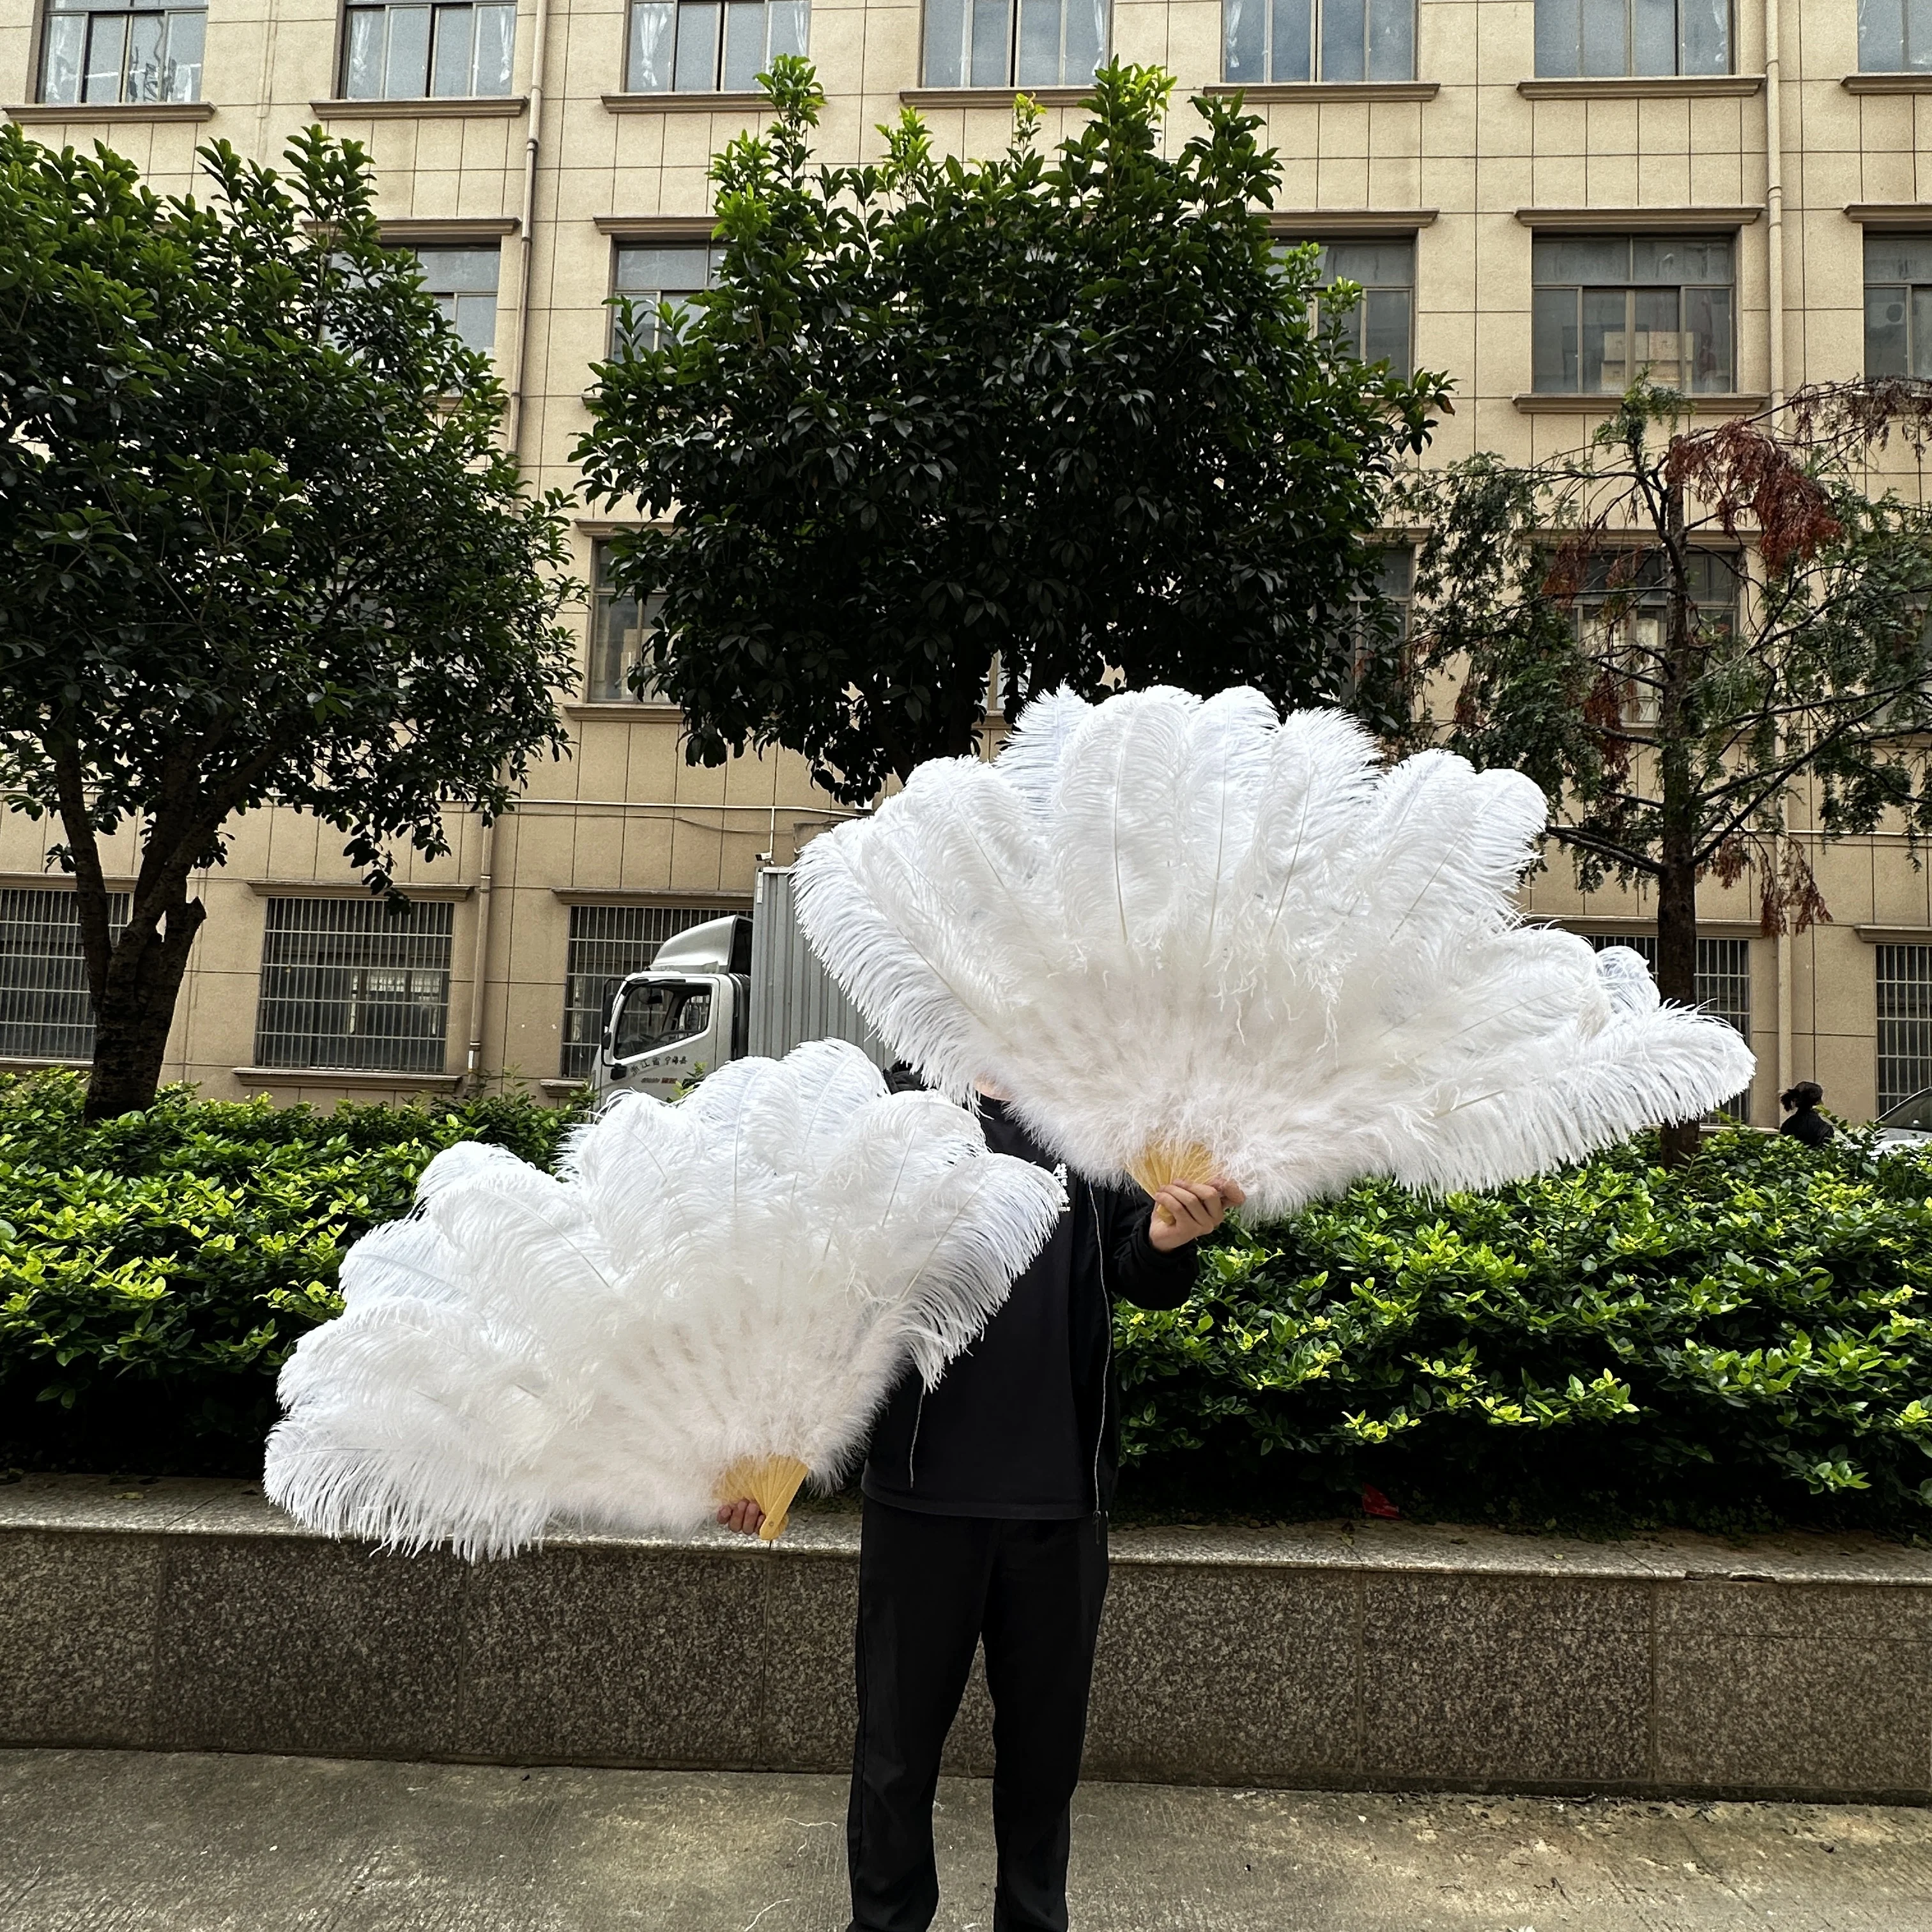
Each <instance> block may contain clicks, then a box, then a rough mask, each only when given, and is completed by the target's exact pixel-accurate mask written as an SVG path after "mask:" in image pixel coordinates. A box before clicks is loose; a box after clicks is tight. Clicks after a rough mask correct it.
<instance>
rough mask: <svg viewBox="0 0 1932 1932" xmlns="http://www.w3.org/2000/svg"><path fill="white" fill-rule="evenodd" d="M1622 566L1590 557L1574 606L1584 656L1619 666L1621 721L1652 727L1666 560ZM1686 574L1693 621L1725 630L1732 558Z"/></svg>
mask: <svg viewBox="0 0 1932 1932" xmlns="http://www.w3.org/2000/svg"><path fill="white" fill-rule="evenodd" d="M1619 561H1620V559H1617V558H1615V557H1612V556H1601V555H1599V556H1595V557H1594V558H1592V560H1591V563H1590V568H1589V576H1588V577H1587V578H1586V581H1585V583H1584V586H1583V592H1582V594H1581V595H1580V596H1579V597H1578V598H1577V627H1578V630H1579V633H1580V636H1581V637H1582V639H1583V648H1584V650H1585V652H1586V654H1587V655H1589V657H1590V658H1592V659H1593V660H1594V661H1596V662H1597V663H1598V664H1607V665H1614V666H1615V667H1616V669H1617V670H1618V672H1619V674H1620V675H1621V676H1622V678H1623V679H1624V690H1623V692H1622V703H1623V716H1624V721H1625V723H1626V724H1636V725H1649V724H1655V723H1656V722H1657V712H1658V695H1659V693H1660V692H1661V690H1662V688H1663V682H1664V679H1663V669H1664V648H1665V646H1666V645H1667V643H1668V642H1669V639H1668V638H1667V636H1666V635H1665V631H1666V628H1667V626H1668V625H1669V623H1670V590H1669V586H1668V583H1667V578H1666V574H1665V570H1664V559H1663V558H1662V557H1661V556H1658V555H1657V554H1656V553H1654V552H1653V553H1651V554H1649V555H1647V556H1645V557H1644V558H1643V560H1642V562H1640V563H1639V564H1638V565H1637V568H1636V570H1635V571H1634V572H1633V573H1631V574H1630V575H1629V576H1628V577H1625V576H1624V575H1623V574H1622V571H1620V570H1619V568H1618V565H1619ZM1685 574H1686V575H1687V576H1688V578H1689V579H1690V591H1691V602H1692V604H1694V607H1695V617H1696V620H1697V621H1698V622H1701V623H1705V624H1718V625H1728V624H1729V623H1730V622H1731V620H1732V619H1733V617H1734V616H1735V615H1736V610H1737V598H1738V591H1737V573H1736V568H1734V566H1733V564H1732V562H1730V559H1728V558H1727V557H1725V556H1721V555H1718V554H1715V553H1713V552H1712V551H1709V550H1699V551H1696V552H1694V553H1693V554H1692V555H1691V556H1689V557H1688V558H1687V559H1685ZM1638 950H1640V951H1641V950H1643V949H1642V948H1641V947H1640V948H1639V949H1638Z"/></svg>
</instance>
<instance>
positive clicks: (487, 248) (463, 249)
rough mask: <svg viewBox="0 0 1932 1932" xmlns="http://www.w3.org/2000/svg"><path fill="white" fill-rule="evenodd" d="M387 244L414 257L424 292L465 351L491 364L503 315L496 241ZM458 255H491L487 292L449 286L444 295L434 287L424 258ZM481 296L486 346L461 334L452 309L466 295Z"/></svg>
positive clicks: (429, 239) (460, 239) (499, 253)
mask: <svg viewBox="0 0 1932 1932" xmlns="http://www.w3.org/2000/svg"><path fill="white" fill-rule="evenodd" d="M387 246H389V247H390V248H395V249H398V250H399V251H404V252H406V253H407V254H409V255H410V257H412V258H413V260H414V261H415V263H416V272H417V274H418V275H420V276H422V284H423V292H424V293H425V294H426V295H427V296H429V298H430V299H431V301H433V302H434V303H435V304H436V305H437V311H438V313H439V314H441V315H442V317H443V320H445V321H446V322H447V323H449V326H451V328H452V329H455V331H456V333H457V335H458V338H459V339H460V340H461V341H462V342H463V346H464V347H466V348H470V349H475V350H478V353H480V354H481V355H484V356H489V357H490V359H492V360H494V359H495V357H496V332H497V329H498V327H499V325H500V324H501V323H502V313H503V311H502V293H503V251H502V245H501V244H500V243H499V242H498V240H497V239H496V237H495V236H489V237H487V238H486V239H475V238H474V237H471V236H446V237H434V236H432V237H425V238H423V239H417V238H416V237H414V236H412V237H411V238H410V239H409V240H407V241H398V242H389V243H388V244H387ZM458 254H463V255H487V256H488V257H490V259H491V260H492V261H493V262H494V263H495V264H496V281H495V283H494V285H493V287H490V288H489V289H487V290H484V289H462V288H457V287H451V288H450V289H449V290H447V291H443V290H439V289H437V287H434V285H433V284H432V283H431V278H430V277H429V276H428V275H427V274H425V272H424V266H425V265H424V262H423V257H424V256H425V255H458ZM484 294H487V296H489V298H490V341H489V343H488V344H487V347H482V346H479V345H478V344H475V343H472V342H471V341H469V338H468V337H466V336H465V335H463V328H462V323H461V321H460V314H461V311H460V309H459V308H457V307H456V306H455V305H457V304H458V303H459V302H460V301H461V299H463V297H464V296H480V295H484ZM445 300H448V301H449V302H450V304H451V305H452V306H451V308H448V309H445V308H444V307H443V303H444V302H445Z"/></svg>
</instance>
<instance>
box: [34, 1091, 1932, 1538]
mask: <svg viewBox="0 0 1932 1932" xmlns="http://www.w3.org/2000/svg"><path fill="white" fill-rule="evenodd" d="M81 1099H82V1085H81V1082H80V1080H79V1079H77V1078H76V1077H75V1076H72V1075H68V1074H48V1075H41V1076H34V1077H33V1078H31V1079H6V1078H5V1077H0V1463H16V1464H23V1465H26V1466H34V1467H41V1468H67V1469H127V1470H139V1471H142V1472H196V1471H199V1472H211V1473H212V1472H224V1473H236V1474H253V1473H254V1472H256V1471H257V1469H259V1468H260V1451H261V1443H262V1439H263V1436H264V1434H265V1433H266V1430H267V1429H268V1427H269V1424H271V1423H272V1421H273V1420H274V1418H275V1374H276V1372H277V1371H278V1370H279V1369H280V1367H281V1364H282V1362H283V1361H284V1359H285V1358H286V1357H287V1354H288V1352H289V1351H290V1349H291V1348H293V1346H294V1345H295V1343H296V1341H297V1340H299V1339H300V1337H302V1334H304V1333H305V1332H306V1331H307V1330H308V1329H309V1328H311V1327H313V1326H314V1325H315V1324H316V1323H317V1322H323V1321H326V1320H328V1319H329V1317H330V1316H332V1315H334V1314H335V1313H336V1312H337V1311H338V1309H339V1307H340V1306H341V1304H340V1301H338V1298H337V1295H336V1274H337V1269H338V1265H339V1264H340V1262H341V1257H342V1254H343V1252H344V1250H345V1249H347V1247H348V1246H349V1245H350V1243H351V1242H353V1241H355V1240H356V1238H357V1237H358V1236H359V1235H362V1233H363V1232H365V1230H366V1229H369V1228H371V1227H372V1226H375V1225H376V1224H377V1223H378V1222H380V1221H383V1220H387V1219H389V1218H390V1217H392V1216H394V1215H396V1214H401V1213H402V1212H403V1211H404V1210H405V1209H406V1208H407V1207H408V1205H409V1203H410V1198H411V1196H412V1193H413V1190H414V1187H415V1185H416V1177H417V1175H419V1174H420V1173H421V1172H422V1169H423V1168H424V1166H425V1165H426V1164H427V1163H428V1161H429V1160H430V1158H431V1156H433V1155H434V1154H435V1153H437V1151H439V1150H440V1149H441V1148H445V1147H448V1146H449V1145H452V1143H454V1142H457V1141H459V1140H464V1139H483V1140H489V1141H493V1142H497V1143H498V1144H499V1145H503V1146H506V1147H508V1148H512V1149H513V1150H514V1151H515V1152H517V1154H520V1155H522V1156H523V1157H524V1158H525V1159H526V1160H533V1161H535V1162H537V1163H539V1164H540V1165H543V1166H549V1165H551V1164H552V1163H553V1162H554V1160H556V1156H557V1154H558V1152H559V1149H560V1147H561V1145H562V1140H563V1137H564V1136H565V1134H566V1133H568V1130H569V1129H570V1127H571V1126H572V1125H574V1123H575V1121H576V1120H577V1118H579V1116H578V1115H577V1114H575V1113H574V1112H565V1111H561V1110H552V1109H547V1108H545V1107H543V1106H538V1105H535V1104H533V1103H530V1102H529V1101H526V1100H479V1101H468V1102H462V1103H450V1104H448V1105H431V1106H418V1107H380V1106H342V1107H339V1108H338V1109H335V1111H334V1112H331V1113H326V1114H324V1113H317V1112H315V1111H314V1110H313V1109H309V1108H305V1107H290V1108H278V1107H275V1106H272V1105H271V1104H270V1103H268V1102H266V1101H249V1102H245V1103H236V1104H230V1103H215V1102H199V1101H196V1100H195V1099H194V1098H193V1096H192V1095H191V1094H189V1093H187V1092H186V1091H181V1090H175V1091H169V1092H168V1093H166V1094H163V1096H162V1097H161V1098H160V1100H159V1101H157V1103H156V1105H155V1106H154V1107H153V1108H152V1109H149V1110H148V1112H145V1113H141V1114H130V1115H125V1116H124V1117H123V1118H121V1119H119V1120H116V1121H107V1122H105V1123H104V1124H101V1125H100V1126H98V1127H87V1126H86V1125H85V1124H83V1121H82V1120H81V1118H80V1108H81ZM1654 1157H1655V1145H1654V1143H1653V1142H1649V1141H1648V1140H1644V1139H1640V1140H1638V1141H1637V1142H1632V1143H1631V1145H1628V1146H1627V1147H1625V1148H1619V1149H1616V1150H1615V1151H1613V1152H1611V1153H1610V1154H1605V1155H1603V1156H1601V1157H1598V1159H1597V1160H1593V1161H1592V1162H1590V1163H1588V1164H1586V1165H1585V1166H1580V1167H1577V1168H1573V1169H1568V1170H1566V1171H1565V1172H1562V1173H1561V1174H1557V1175H1550V1176H1547V1177H1545V1178H1542V1179H1540V1180H1538V1181H1527V1182H1525V1183H1523V1184H1521V1185H1520V1186H1517V1187H1507V1188H1502V1189H1499V1190H1496V1191H1494V1192H1493V1193H1484V1194H1457V1195H1451V1196H1446V1197H1443V1198H1440V1199H1427V1198H1424V1197H1421V1196H1414V1195H1410V1194H1406V1193H1403V1191H1402V1190H1400V1189H1399V1188H1396V1187H1391V1186H1388V1185H1386V1184H1368V1185H1365V1186H1363V1187H1358V1188H1356V1189H1355V1190H1352V1192H1351V1193H1349V1194H1348V1195H1347V1196H1344V1197H1343V1199H1340V1200H1339V1201H1335V1202H1329V1203H1326V1204H1325V1205H1322V1206H1320V1207H1318V1208H1313V1209H1311V1210H1310V1211H1308V1212H1307V1213H1306V1214H1302V1215H1301V1216H1299V1217H1297V1218H1296V1219H1295V1220H1292V1221H1289V1222H1286V1223H1283V1224H1281V1225H1280V1226H1276V1227H1271V1228H1267V1229H1259V1230H1256V1231H1252V1232H1250V1231H1244V1230H1241V1229H1229V1231H1228V1232H1226V1234H1225V1235H1223V1237H1221V1238H1219V1239H1218V1240H1217V1241H1216V1242H1215V1243H1214V1245H1213V1246H1212V1247H1211V1249H1210V1251H1209V1252H1208V1254H1207V1255H1206V1256H1205V1257H1204V1262H1203V1267H1202V1282H1201V1287H1200V1290H1199V1293H1198V1294H1197V1295H1196V1297H1195V1298H1194V1299H1193V1301H1190V1303H1189V1304H1187V1306H1186V1307H1183V1308H1181V1309H1180V1310H1175V1311H1174V1312H1172V1313H1152V1312H1149V1311H1147V1310H1140V1309H1133V1308H1127V1307H1122V1308H1121V1309H1120V1310H1118V1312H1117V1316H1116V1325H1115V1334H1116V1341H1117V1344H1118V1357H1119V1362H1120V1367H1121V1378H1122V1381H1123V1384H1124V1387H1125V1389H1126V1391H1127V1400H1126V1403H1125V1408H1124V1452H1125V1457H1126V1463H1127V1486H1126V1488H1125V1490H1124V1496H1125V1498H1126V1499H1127V1502H1128V1504H1129V1506H1130V1507H1135V1506H1139V1507H1144V1508H1145V1507H1154V1508H1160V1509H1162V1510H1163V1511H1169V1510H1173V1509H1175V1508H1180V1509H1184V1510H1187V1511H1202V1512H1210V1511H1211V1512H1213V1513H1216V1514H1238V1515H1246V1516H1260V1517H1286V1516H1292V1515H1311V1514H1312V1515H1328V1514H1336V1513H1337V1512H1338V1511H1347V1510H1352V1509H1353V1508H1355V1506H1356V1503H1357V1500H1358V1497H1359V1496H1360V1493H1361V1488H1362V1486H1363V1485H1364V1484H1374V1485H1376V1487H1379V1488H1380V1489H1382V1490H1383V1491H1385V1493H1387V1494H1388V1496H1391V1498H1393V1499H1394V1501H1395V1502H1397V1504H1398V1505H1400V1507H1401V1508H1403V1511H1405V1512H1406V1513H1407V1514H1415V1515H1430V1514H1435V1515H1442V1516H1459V1517H1465V1518H1473V1519H1478V1520H1489V1521H1494V1522H1502V1523H1519V1524H1526V1525H1538V1526H1541V1525H1542V1524H1544V1523H1550V1522H1556V1523H1563V1524H1565V1525H1568V1526H1583V1525H1586V1524H1588V1523H1592V1522H1595V1523H1599V1524H1601V1525H1603V1526H1606V1527H1610V1526H1620V1525H1628V1524H1631V1523H1644V1522H1685V1523H1701V1524H1703V1525H1705V1526H1709V1527H1717V1528H1723V1527H1738V1528H1745V1527H1754V1526H1765V1525H1767V1524H1769V1523H1773V1522H1779V1521H1785V1522H1790V1521H1808V1522H1814V1523H1846V1524H1852V1523H1864V1524H1868V1525H1870V1526H1875V1527H1879V1528H1882V1529H1887V1530H1888V1531H1890V1532H1893V1533H1898V1534H1917V1533H1932V1326H1928V1322H1927V1316H1926V1312H1925V1310H1926V1306H1927V1304H1926V1300H1925V1297H1926V1295H1927V1292H1932V1161H1922V1160H1921V1159H1920V1158H1919V1157H1917V1156H1915V1155H1914V1154H1880V1153H1879V1152H1878V1151H1877V1150H1876V1148H1874V1146H1873V1144H1872V1142H1870V1139H1869V1138H1868V1137H1866V1136H1858V1135H1848V1136H1841V1139H1838V1141H1836V1142H1834V1143H1833V1144H1832V1145H1830V1146H1829V1147H1827V1148H1823V1149H1821V1150H1819V1151H1815V1152H1814V1151H1811V1150H1809V1149H1807V1148H1804V1147H1802V1146H1800V1145H1799V1144H1797V1143H1796V1142H1793V1141H1790V1140H1788V1139H1778V1138H1776V1137H1774V1136H1765V1135H1761V1134H1753V1133H1744V1132H1737V1133H1724V1134H1721V1135H1718V1136H1715V1138H1714V1139H1712V1140H1711V1141H1709V1142H1707V1143H1706V1146H1705V1148H1704V1150H1703V1152H1702V1153H1701V1154H1700V1156H1699V1157H1698V1158H1697V1160H1696V1161H1695V1162H1694V1163H1692V1164H1691V1166H1688V1167H1686V1168H1684V1169H1679V1170H1677V1171H1676V1172H1671V1173H1666V1172H1664V1171H1662V1170H1661V1169H1659V1168H1658V1167H1657V1166H1655V1165H1654Z"/></svg>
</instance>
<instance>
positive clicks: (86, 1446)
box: [0, 1073, 578, 1473]
mask: <svg viewBox="0 0 1932 1932" xmlns="http://www.w3.org/2000/svg"><path fill="white" fill-rule="evenodd" d="M84 1097H85V1089H84V1087H83V1082H81V1080H80V1078H79V1077H78V1076H75V1075H73V1074H68V1073H48V1074H40V1075H37V1076H34V1077H32V1078H31V1079H8V1078H6V1077H5V1076H0V1463H11V1464H13V1465H14V1466H27V1467H33V1468H69V1469H102V1468H118V1469H142V1470H149V1469H153V1470H160V1471H163V1472H209V1473H230V1472H246V1473H253V1472H255V1471H256V1470H258V1469H260V1463H261V1444H262V1439H263V1436H264V1435H265V1434H266V1431H267V1430H268V1427H269V1424H270V1423H271V1422H272V1421H273V1420H274V1419H275V1373H276V1371H277V1370H278V1369H279V1368H280V1367H281V1364H282V1362H283V1361H284V1358H286V1357H287V1354H288V1352H289V1351H290V1349H292V1348H293V1346H295V1344H296V1342H297V1341H298V1340H300V1338H301V1337H302V1335H303V1334H305V1332H306V1331H308V1329H310V1328H313V1327H314V1325H315V1324H316V1323H317V1322H325V1321H326V1320H328V1319H329V1317H330V1316H332V1315H335V1314H336V1313H338V1312H339V1311H340V1310H341V1306H342V1304H341V1301H340V1300H339V1299H338V1297H337V1295H336V1292H335V1277H336V1269H337V1267H338V1264H339V1263H340V1262H341V1259H342V1255H343V1251H344V1250H345V1249H346V1248H347V1247H348V1246H349V1245H350V1243H351V1242H353V1241H355V1240H356V1238H357V1237H358V1236H359V1235H362V1234H363V1233H365V1232H366V1231H367V1230H368V1229H370V1228H372V1227H374V1226H375V1225H376V1224H377V1223H378V1222H380V1221H386V1220H390V1219H392V1218H393V1217H395V1215H397V1214H401V1212H402V1211H404V1209H405V1208H407V1207H408V1205H409V1204H410V1198H411V1196H412V1195H413V1193H414V1191H415V1187H416V1176H417V1175H419V1174H420V1173H421V1172H422V1170H423V1169H424V1167H425V1166H426V1165H427V1164H428V1162H429V1160H430V1159H431V1157H432V1156H433V1155H434V1154H437V1152H438V1151H440V1150H441V1149H442V1148H446V1147H449V1146H451V1145H453V1144H454V1143H455V1142H458V1141H462V1140H485V1141H492V1142H496V1143H498V1144H499V1145H502V1146H505V1147H508V1148H511V1149H513V1150H514V1151H515V1152H516V1153H517V1154H520V1155H522V1156H523V1157H524V1158H525V1159H526V1160H534V1161H538V1162H541V1163H545V1164H547V1163H549V1162H550V1161H551V1160H553V1158H554V1157H555V1156H556V1151H557V1149H558V1148H559V1144H560V1143H561V1142H562V1137H563V1136H564V1134H565V1133H566V1132H568V1130H569V1128H570V1127H571V1126H572V1125H574V1124H575V1121H576V1120H577V1118H578V1116H577V1115H576V1114H574V1113H573V1112H565V1111H563V1110H561V1109H550V1108H547V1107H544V1106H537V1105H535V1104H533V1103H531V1102H529V1101H528V1100H520V1099H508V1100H472V1101H464V1102H459V1103H449V1104H447V1105H434V1104H432V1105H429V1106H412V1107H383V1106H341V1107H338V1108H337V1109H335V1111H334V1112H331V1113H326V1114H324V1113H318V1112H316V1111H315V1109H313V1108H310V1107H278V1106H275V1105H274V1103H272V1102H270V1101H268V1100H249V1101H242V1102H239V1103H226V1102H200V1101H197V1100H195V1099H194V1097H193V1095H192V1094H191V1093H190V1092H189V1091H187V1090H184V1089H171V1090H168V1091H164V1092H163V1094H162V1095H161V1097H160V1099H159V1100H157V1102H156V1103H155V1104H154V1106H153V1107H152V1108H151V1109H149V1110H148V1112H145V1113H142V1114H128V1115H123V1116H122V1117H121V1118H119V1119H118V1120H115V1121H107V1122H105V1123H104V1124H101V1125H100V1126H98V1127H88V1126H87V1125H86V1124H85V1123H84V1122H83V1121H82V1119H81V1106H82V1102H83V1099H84Z"/></svg>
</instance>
